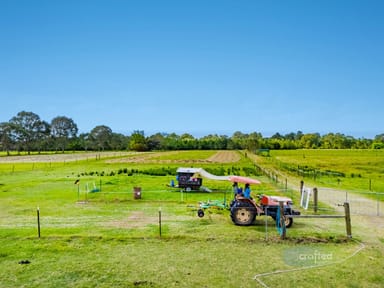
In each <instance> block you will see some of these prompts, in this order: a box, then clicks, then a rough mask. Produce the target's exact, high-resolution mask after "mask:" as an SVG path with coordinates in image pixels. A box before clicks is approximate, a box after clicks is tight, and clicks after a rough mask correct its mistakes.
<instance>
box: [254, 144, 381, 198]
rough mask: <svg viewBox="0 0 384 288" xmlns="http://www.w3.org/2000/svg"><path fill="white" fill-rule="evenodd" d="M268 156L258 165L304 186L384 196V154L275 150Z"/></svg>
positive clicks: (353, 151) (367, 151) (260, 159)
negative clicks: (333, 188)
mask: <svg viewBox="0 0 384 288" xmlns="http://www.w3.org/2000/svg"><path fill="white" fill-rule="evenodd" d="M270 155H271V157H258V161H260V162H261V163H263V165H266V166H269V167H274V168H275V169H278V170H279V171H281V172H283V173H289V174H290V175H292V176H295V177H299V178H302V179H304V180H305V181H306V182H310V183H315V184H316V185H324V186H327V187H337V188H340V189H350V190H358V191H376V192H384V150H324V149H319V150H287V151H282V150H274V151H271V153H270Z"/></svg>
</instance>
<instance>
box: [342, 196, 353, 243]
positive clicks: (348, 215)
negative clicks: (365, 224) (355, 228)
mask: <svg viewBox="0 0 384 288" xmlns="http://www.w3.org/2000/svg"><path fill="white" fill-rule="evenodd" d="M344 211H345V227H346V230H347V237H348V238H352V227H351V212H350V209H349V203H348V202H344Z"/></svg>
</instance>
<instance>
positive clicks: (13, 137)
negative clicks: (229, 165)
mask: <svg viewBox="0 0 384 288" xmlns="http://www.w3.org/2000/svg"><path fill="white" fill-rule="evenodd" d="M78 132H79V129H78V127H77V124H76V123H75V121H74V120H73V119H71V118H69V117H66V116H57V117H55V118H53V119H52V120H51V121H50V122H47V121H44V120H42V119H40V116H39V115H37V114H35V113H33V112H27V111H21V112H19V113H18V114H17V115H16V116H14V117H12V118H11V119H10V120H9V121H8V122H2V123H0V150H2V151H6V152H7V153H8V154H9V153H10V151H19V152H20V151H25V152H27V153H30V152H31V151H38V152H40V151H58V150H60V151H62V152H64V151H65V150H67V149H70V150H83V151H88V150H94V151H104V150H127V149H128V150H133V151H153V150H195V149H204V150H207V149H208V150H226V149H230V150H233V149H248V150H250V151H254V152H257V151H258V150H265V149H384V133H382V134H379V135H377V136H375V138H374V139H365V138H362V139H361V138H359V139H356V138H354V137H352V136H348V135H344V134H342V133H327V134H325V135H320V134H319V133H307V134H305V133H303V132H301V131H297V132H291V133H288V134H286V135H283V134H280V133H279V132H276V133H275V134H273V135H272V136H271V137H263V135H262V134H261V133H259V132H252V133H249V134H247V133H243V132H241V131H235V132H234V133H233V134H232V135H231V136H227V135H218V134H209V135H206V136H203V137H201V138H196V137H194V136H193V135H191V134H189V133H188V132H187V131H186V132H185V133H183V134H181V135H178V134H176V133H169V134H168V133H155V134H153V135H149V136H146V135H145V133H144V131H142V130H133V132H132V133H131V134H130V135H123V134H120V133H114V132H113V131H112V129H111V128H110V127H108V126H106V125H98V126H96V127H95V128H93V129H92V130H91V131H90V132H88V133H81V134H80V135H78Z"/></svg>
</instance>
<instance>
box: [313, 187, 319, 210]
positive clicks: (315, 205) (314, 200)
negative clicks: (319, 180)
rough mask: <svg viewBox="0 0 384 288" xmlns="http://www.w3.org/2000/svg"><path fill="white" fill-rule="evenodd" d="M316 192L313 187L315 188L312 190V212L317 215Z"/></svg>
mask: <svg viewBox="0 0 384 288" xmlns="http://www.w3.org/2000/svg"><path fill="white" fill-rule="evenodd" d="M317 196H318V191H317V188H316V187H315V188H313V202H314V203H313V211H314V212H315V213H317V208H318V206H317V204H318V197H317Z"/></svg>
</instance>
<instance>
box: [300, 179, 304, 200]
mask: <svg viewBox="0 0 384 288" xmlns="http://www.w3.org/2000/svg"><path fill="white" fill-rule="evenodd" d="M303 189H304V181H303V180H301V181H300V197H301V194H303Z"/></svg>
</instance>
